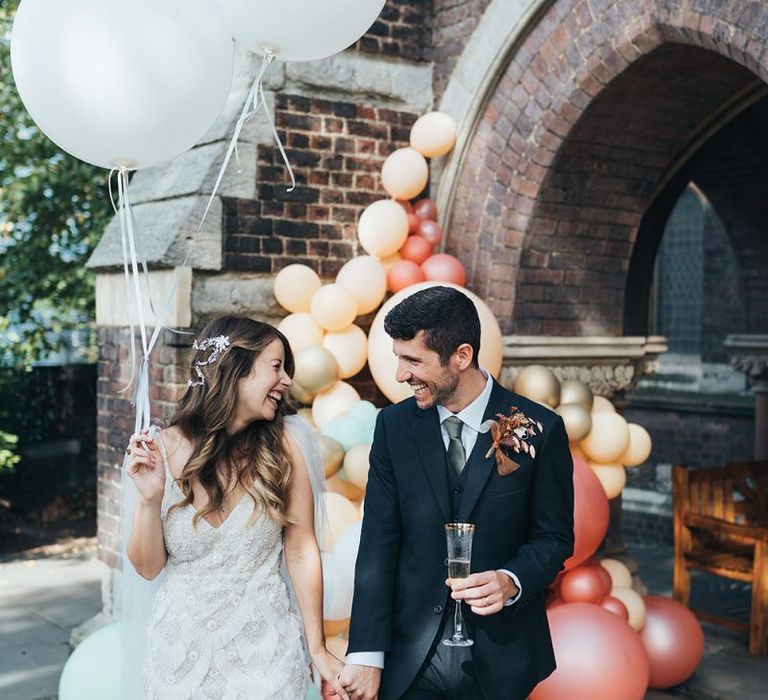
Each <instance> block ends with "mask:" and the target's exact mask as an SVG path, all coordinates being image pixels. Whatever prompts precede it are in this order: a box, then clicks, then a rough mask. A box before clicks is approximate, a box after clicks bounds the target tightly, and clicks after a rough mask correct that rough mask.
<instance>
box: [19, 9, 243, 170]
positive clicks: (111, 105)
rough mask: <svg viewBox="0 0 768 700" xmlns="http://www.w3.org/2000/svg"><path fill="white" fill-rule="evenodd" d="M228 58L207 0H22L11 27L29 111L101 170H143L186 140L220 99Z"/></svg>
mask: <svg viewBox="0 0 768 700" xmlns="http://www.w3.org/2000/svg"><path fill="white" fill-rule="evenodd" d="M232 61H233V49H232V38H231V36H230V35H229V32H228V31H227V29H226V27H225V26H224V24H223V22H222V21H221V19H220V18H219V17H218V16H217V14H216V13H214V12H212V10H211V5H210V3H209V2H207V1H206V0H129V2H124V1H122V0H66V2H63V1H61V0H58V1H56V2H53V1H52V0H23V1H22V3H21V5H20V6H19V9H18V11H17V12H16V18H15V21H14V24H13V32H12V35H11V64H12V67H13V76H14V79H15V81H16V86H17V88H18V91H19V95H20V96H21V99H22V101H23V102H24V106H25V107H26V108H27V111H28V112H29V114H30V115H31V116H32V119H34V120H35V123H36V124H37V125H38V126H39V127H40V129H41V130H42V131H43V132H44V133H45V135H46V136H48V137H49V138H50V139H51V140H52V141H53V142H54V143H56V144H57V145H58V146H59V147H60V148H62V149H63V150H65V151H67V152H68V153H71V154H72V155H73V156H76V157H77V158H80V159H81V160H84V161H86V162H88V163H92V164H94V165H98V166H101V167H103V168H114V167H121V166H123V167H126V168H129V169H139V168H148V167H150V166H152V165H156V164H158V163H161V162H163V161H166V160H168V159H170V158H173V157H174V156H177V155H179V154H180V153H182V152H184V151H186V150H187V149H188V148H190V147H192V146H193V145H194V144H195V143H196V142H197V141H198V140H199V139H200V138H201V137H202V136H203V135H204V134H205V132H206V131H207V130H208V129H209V128H210V127H211V125H212V124H213V122H214V121H215V120H216V118H217V117H218V116H219V113H220V112H221V110H222V108H223V107H224V102H225V100H226V98H227V95H228V94H229V88H230V84H231V82H232Z"/></svg>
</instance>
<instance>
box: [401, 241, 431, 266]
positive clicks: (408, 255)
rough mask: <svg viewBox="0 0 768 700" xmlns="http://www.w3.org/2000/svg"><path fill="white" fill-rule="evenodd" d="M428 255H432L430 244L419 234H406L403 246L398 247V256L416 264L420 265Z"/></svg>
mask: <svg viewBox="0 0 768 700" xmlns="http://www.w3.org/2000/svg"><path fill="white" fill-rule="evenodd" d="M430 255H432V246H431V245H430V244H429V241H427V239H426V238H422V237H421V236H408V238H406V239H405V243H403V247H402V248H400V257H401V258H402V259H403V260H410V261H411V262H413V263H416V264H417V265H421V263H423V262H424V261H425V260H426V259H427V258H428V257H429V256H430Z"/></svg>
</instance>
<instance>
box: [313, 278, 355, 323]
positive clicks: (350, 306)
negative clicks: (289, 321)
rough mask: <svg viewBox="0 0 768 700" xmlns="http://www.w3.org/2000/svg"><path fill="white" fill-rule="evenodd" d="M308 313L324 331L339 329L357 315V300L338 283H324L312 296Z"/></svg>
mask: <svg viewBox="0 0 768 700" xmlns="http://www.w3.org/2000/svg"><path fill="white" fill-rule="evenodd" d="M310 313H311V314H312V319H313V320H314V321H315V323H316V324H317V325H318V326H320V327H321V328H323V329H325V330H326V331H340V330H341V329H342V328H346V327H347V326H349V325H351V324H352V322H353V321H354V320H355V317H356V316H357V301H356V300H355V297H354V296H352V294H351V293H350V292H349V291H348V290H347V289H345V288H344V287H342V286H341V285H339V284H326V285H323V286H322V287H320V289H318V290H317V291H316V292H315V296H313V297H312V305H311V306H310Z"/></svg>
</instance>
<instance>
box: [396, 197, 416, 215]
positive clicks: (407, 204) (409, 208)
mask: <svg viewBox="0 0 768 700" xmlns="http://www.w3.org/2000/svg"><path fill="white" fill-rule="evenodd" d="M397 203H398V204H399V205H400V206H401V207H402V208H403V209H405V213H406V214H413V204H411V203H410V202H409V201H408V200H407V199H398V200H397Z"/></svg>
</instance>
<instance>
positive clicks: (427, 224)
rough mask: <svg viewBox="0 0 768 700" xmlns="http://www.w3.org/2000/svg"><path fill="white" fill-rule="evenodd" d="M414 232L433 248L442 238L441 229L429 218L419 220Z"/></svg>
mask: <svg viewBox="0 0 768 700" xmlns="http://www.w3.org/2000/svg"><path fill="white" fill-rule="evenodd" d="M414 216H415V214H414ZM416 233H417V234H418V235H419V236H421V237H422V238H424V239H425V240H426V241H428V242H429V244H430V245H431V246H432V248H433V249H434V248H437V246H439V245H440V242H441V241H442V240H443V229H441V228H440V226H439V225H438V224H437V223H436V222H435V221H432V220H431V219H423V220H422V221H419V225H418V227H417V229H416Z"/></svg>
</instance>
